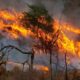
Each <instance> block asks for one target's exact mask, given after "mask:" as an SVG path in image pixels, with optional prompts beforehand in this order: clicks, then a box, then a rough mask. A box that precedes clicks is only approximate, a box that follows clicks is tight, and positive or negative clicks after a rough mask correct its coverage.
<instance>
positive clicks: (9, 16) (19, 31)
mask: <svg viewBox="0 0 80 80" xmlns="http://www.w3.org/2000/svg"><path fill="white" fill-rule="evenodd" d="M21 17H22V15H21V13H16V12H14V11H13V12H10V11H8V10H0V31H2V32H6V33H7V34H8V37H10V38H13V39H16V38H19V37H20V36H23V37H27V35H28V34H29V33H31V32H30V30H27V29H26V28H24V27H23V26H22V25H20V21H19V19H20V18H21Z"/></svg>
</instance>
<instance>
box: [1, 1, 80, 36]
mask: <svg viewBox="0 0 80 80" xmlns="http://www.w3.org/2000/svg"><path fill="white" fill-rule="evenodd" d="M64 1H65V2H67V1H68V2H70V3H71V4H70V3H69V5H68V7H67V8H66V6H65V4H64ZM39 3H42V4H43V5H45V7H46V9H47V10H48V11H49V14H50V15H51V16H52V17H53V18H58V19H60V17H62V18H61V19H62V21H64V20H66V21H67V22H69V23H71V24H72V25H74V26H75V27H77V28H80V6H79V7H77V5H80V0H0V9H6V8H9V9H15V10H17V11H28V6H27V4H39ZM63 11H65V12H64V13H63ZM78 37H79V36H78Z"/></svg>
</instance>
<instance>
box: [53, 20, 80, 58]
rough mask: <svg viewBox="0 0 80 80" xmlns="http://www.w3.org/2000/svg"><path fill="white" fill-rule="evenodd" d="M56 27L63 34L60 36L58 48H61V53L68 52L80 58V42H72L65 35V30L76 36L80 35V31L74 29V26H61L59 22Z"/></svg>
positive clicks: (64, 24) (56, 22)
mask: <svg viewBox="0 0 80 80" xmlns="http://www.w3.org/2000/svg"><path fill="white" fill-rule="evenodd" d="M54 26H55V28H56V30H57V29H59V28H60V30H61V33H60V35H59V38H58V40H57V43H58V46H59V51H61V52H63V51H67V52H68V53H70V54H72V55H78V57H80V42H79V41H74V40H70V39H69V38H68V37H67V36H66V35H65V33H64V31H65V30H67V31H70V32H73V33H75V34H80V29H76V28H74V26H72V25H70V24H67V25H66V23H64V22H63V23H62V24H60V23H59V21H58V20H55V23H54Z"/></svg>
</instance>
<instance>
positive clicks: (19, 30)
mask: <svg viewBox="0 0 80 80" xmlns="http://www.w3.org/2000/svg"><path fill="white" fill-rule="evenodd" d="M22 17H23V15H22V13H18V12H15V11H12V12H11V11H8V10H0V33H5V34H6V33H7V36H8V37H10V38H12V39H17V38H19V37H20V36H22V37H27V36H28V35H29V34H32V32H31V30H28V29H26V28H25V27H23V26H22V25H21V24H20V23H21V22H20V19H21V18H22ZM38 21H39V22H41V23H44V24H46V25H47V22H46V21H45V18H44V17H43V16H42V17H40V18H39V19H38ZM53 26H54V27H53V28H54V29H55V31H54V32H53V33H56V31H57V30H58V29H60V35H59V37H58V40H57V44H58V46H59V51H60V52H62V51H67V52H68V53H70V54H72V55H76V54H77V55H78V56H79V57H80V42H78V41H73V40H70V39H69V38H68V37H67V36H66V35H65V33H64V31H65V30H66V31H69V32H73V33H75V34H80V29H76V28H74V26H72V25H70V24H68V23H67V24H66V22H63V23H61V24H60V22H59V21H58V20H56V19H55V22H54V23H53ZM38 32H39V33H38V36H39V37H40V36H42V37H43V39H45V37H46V36H47V39H46V40H47V41H48V40H51V39H52V36H50V35H49V34H45V33H44V32H43V31H42V30H41V29H39V30H38ZM46 40H45V41H46Z"/></svg>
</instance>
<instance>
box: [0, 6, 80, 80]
mask: <svg viewBox="0 0 80 80" xmlns="http://www.w3.org/2000/svg"><path fill="white" fill-rule="evenodd" d="M29 7H30V8H31V11H30V12H23V13H21V12H16V11H15V10H5V9H4V10H0V34H1V35H2V36H4V37H7V38H11V39H14V40H17V39H19V38H20V37H24V38H25V39H26V38H27V36H31V37H32V39H34V40H35V43H34V44H33V46H32V50H31V52H24V51H22V50H20V49H18V48H17V47H15V46H11V45H9V46H5V47H3V48H1V50H0V51H2V50H3V49H5V48H7V47H8V48H11V49H13V48H14V49H16V50H18V51H19V52H21V53H23V54H29V55H30V58H31V64H30V63H28V65H29V68H30V71H32V69H33V65H34V64H33V61H34V56H35V53H36V51H37V52H39V51H41V54H42V53H46V54H48V53H49V54H50V58H49V61H50V67H47V66H42V67H41V66H40V67H39V66H38V67H39V68H40V70H41V71H44V72H49V71H50V73H49V74H50V78H51V80H52V76H53V75H52V68H53V66H52V64H53V63H52V56H53V55H54V54H53V52H54V51H55V52H56V56H57V57H56V58H57V64H58V54H57V53H63V54H65V64H66V70H67V65H68V64H70V61H69V59H67V57H66V54H69V55H71V56H78V57H80V42H78V41H76V42H75V41H73V40H70V39H69V38H68V37H67V36H66V34H65V30H67V31H69V32H73V33H75V34H80V30H79V29H76V28H74V27H73V26H72V25H70V24H67V25H66V22H63V23H62V24H61V25H60V23H59V20H57V19H53V18H52V17H51V16H50V15H49V14H48V11H47V10H46V9H45V8H44V7H43V6H42V7H39V6H38V7H37V6H30V5H29ZM37 54H38V53H37ZM3 57H4V55H2V57H1V60H2V58H3ZM25 63H27V61H25V62H24V63H22V64H23V68H24V65H25ZM5 64H6V62H5ZM57 64H56V70H57ZM46 75H48V74H46ZM66 80H67V79H66Z"/></svg>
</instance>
